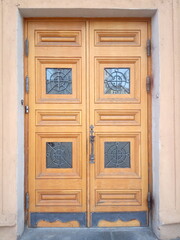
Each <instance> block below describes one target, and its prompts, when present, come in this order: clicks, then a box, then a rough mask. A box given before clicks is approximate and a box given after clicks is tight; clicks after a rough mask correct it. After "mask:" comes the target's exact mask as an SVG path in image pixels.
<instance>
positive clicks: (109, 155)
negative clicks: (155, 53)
mask: <svg viewBox="0 0 180 240" xmlns="http://www.w3.org/2000/svg"><path fill="white" fill-rule="evenodd" d="M146 41H147V22H124V21H121V22H119V21H116V20H110V21H106V20H105V21H93V20H92V21H91V24H90V72H91V73H92V74H91V76H90V82H91V83H90V88H89V89H90V124H92V125H94V132H95V133H94V135H95V143H94V144H95V163H94V164H91V167H90V176H91V177H90V189H91V190H90V192H91V195H90V211H91V223H92V225H93V226H110V225H111V226H116V224H117V221H120V222H119V223H118V225H119V226H120V225H121V224H122V222H126V223H127V224H128V222H129V221H131V220H133V219H136V220H137V221H138V224H139V225H141V226H142V225H146V224H147V214H146V213H147V191H148V189H147V187H148V166H147V163H148V151H147V141H148V139H147V93H146V83H145V79H146V76H147V57H146V52H145V46H146ZM113 223H114V225H113ZM122 226H123V224H122Z"/></svg>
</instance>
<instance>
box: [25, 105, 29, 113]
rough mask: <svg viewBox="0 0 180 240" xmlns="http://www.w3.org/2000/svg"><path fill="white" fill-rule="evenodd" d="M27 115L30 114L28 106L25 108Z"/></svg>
mask: <svg viewBox="0 0 180 240" xmlns="http://www.w3.org/2000/svg"><path fill="white" fill-rule="evenodd" d="M25 113H26V114H28V113H29V106H28V105H26V106H25Z"/></svg>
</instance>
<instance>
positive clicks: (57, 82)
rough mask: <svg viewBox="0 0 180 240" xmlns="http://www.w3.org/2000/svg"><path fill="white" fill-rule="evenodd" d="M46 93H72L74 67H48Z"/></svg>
mask: <svg viewBox="0 0 180 240" xmlns="http://www.w3.org/2000/svg"><path fill="white" fill-rule="evenodd" d="M46 94H72V68H46Z"/></svg>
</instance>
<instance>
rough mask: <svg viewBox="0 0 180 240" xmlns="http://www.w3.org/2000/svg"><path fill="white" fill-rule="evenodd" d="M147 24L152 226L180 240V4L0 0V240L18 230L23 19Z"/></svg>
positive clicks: (172, 0) (174, 0) (175, 0)
mask: <svg viewBox="0 0 180 240" xmlns="http://www.w3.org/2000/svg"><path fill="white" fill-rule="evenodd" d="M33 16H36V17H42V16H47V17H51V16H57V17H62V16H71V17H76V16H79V17H83V16H85V17H95V16H99V17H108V16H109V17H111V16H116V17H118V16H119V17H126V16H129V17H136V16H138V17H139V16H140V17H152V42H153V49H152V67H153V78H154V84H153V92H152V103H153V116H152V119H153V126H152V132H153V139H152V146H153V153H152V155H153V159H152V161H153V198H154V208H153V217H152V225H153V229H154V231H155V233H156V234H157V235H158V236H159V237H161V238H162V239H169V238H175V237H177V236H180V175H179V174H178V173H179V172H180V147H179V145H180V124H179V123H180V44H179V42H180V28H179V25H180V0H131V1H130V0H121V1H119V0H91V1H89V0H81V1H80V0H61V1H59V0H51V1H49V0H2V1H1V2H0V31H1V33H0V136H1V137H0V239H1V240H10V239H11V240H14V239H16V235H19V234H21V232H22V231H23V222H24V219H23V173H24V167H23V166H24V165H23V107H22V106H21V105H20V100H21V98H22V96H23V57H22V56H23V52H22V46H23V41H22V30H23V29H22V18H23V17H33Z"/></svg>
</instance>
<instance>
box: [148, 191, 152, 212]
mask: <svg viewBox="0 0 180 240" xmlns="http://www.w3.org/2000/svg"><path fill="white" fill-rule="evenodd" d="M147 202H148V209H149V210H150V209H151V208H152V196H151V193H150V192H148V196H147Z"/></svg>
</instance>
